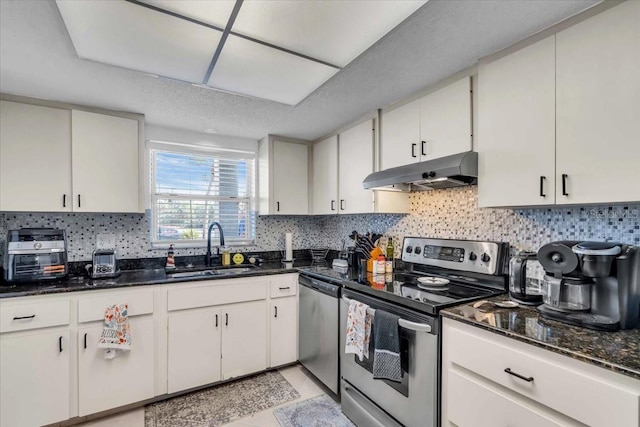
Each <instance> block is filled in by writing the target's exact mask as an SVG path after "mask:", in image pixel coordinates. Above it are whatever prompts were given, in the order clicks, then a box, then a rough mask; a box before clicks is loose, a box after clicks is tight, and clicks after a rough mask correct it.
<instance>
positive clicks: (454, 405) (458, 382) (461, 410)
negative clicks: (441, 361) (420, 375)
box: [443, 370, 577, 427]
mask: <svg viewBox="0 0 640 427" xmlns="http://www.w3.org/2000/svg"><path fill="white" fill-rule="evenodd" d="M445 393H448V394H449V396H451V397H450V398H449V399H448V407H447V414H448V418H449V419H448V420H443V421H450V422H452V423H453V424H455V425H456V426H459V427H494V426H508V425H511V424H510V423H512V422H513V421H514V420H518V424H517V425H518V426H522V427H551V426H560V425H567V424H566V423H558V422H557V421H556V420H553V419H552V417H551V416H550V415H549V414H545V413H542V412H537V411H536V410H535V408H533V407H530V406H525V404H523V403H522V402H518V401H517V400H515V399H513V397H511V396H509V395H508V394H505V393H500V392H498V391H496V390H492V389H490V388H487V387H485V386H483V385H482V384H479V383H477V382H476V381H474V380H473V379H471V378H469V377H467V376H464V375H461V374H459V373H457V372H455V371H453V370H449V386H448V388H447V390H446V391H445ZM563 418H564V417H563ZM443 425H448V424H447V423H446V422H443ZM569 425H571V423H569ZM573 425H577V423H573Z"/></svg>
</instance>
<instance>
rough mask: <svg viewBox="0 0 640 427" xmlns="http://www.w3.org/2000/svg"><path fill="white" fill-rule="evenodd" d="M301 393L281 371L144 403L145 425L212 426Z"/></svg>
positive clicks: (279, 402)
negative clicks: (145, 404) (147, 403)
mask: <svg viewBox="0 0 640 427" xmlns="http://www.w3.org/2000/svg"><path fill="white" fill-rule="evenodd" d="M299 397H300V393H298V392H297V391H296V389H295V388H293V386H291V384H289V382H287V380H286V379H285V378H284V377H283V376H282V375H281V374H280V373H278V372H276V371H272V372H266V373H264V374H260V375H257V376H255V377H251V378H246V379H242V380H238V381H234V382H232V383H228V384H223V385H220V386H217V387H211V388H207V389H205V390H199V391H195V392H193V393H189V394H186V395H184V396H178V397H175V398H173V399H169V400H165V401H163V402H158V403H153V404H151V405H148V406H146V407H145V411H144V412H145V413H144V425H145V427H205V426H206V427H213V426H219V425H222V424H226V423H229V422H231V421H234V420H237V419H240V418H242V417H245V416H247V415H251V414H254V413H257V412H260V411H263V410H265V409H269V408H272V407H274V406H277V405H281V404H283V403H286V402H289V401H291V400H294V399H297V398H299Z"/></svg>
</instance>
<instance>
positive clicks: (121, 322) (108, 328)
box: [98, 304, 131, 359]
mask: <svg viewBox="0 0 640 427" xmlns="http://www.w3.org/2000/svg"><path fill="white" fill-rule="evenodd" d="M98 348H104V349H105V350H104V358H105V359H113V358H115V357H117V356H119V352H120V351H129V350H131V327H130V326H129V306H128V305H127V304H116V305H112V306H109V307H107V308H106V309H105V310H104V328H103V329H102V335H100V341H99V342H98Z"/></svg>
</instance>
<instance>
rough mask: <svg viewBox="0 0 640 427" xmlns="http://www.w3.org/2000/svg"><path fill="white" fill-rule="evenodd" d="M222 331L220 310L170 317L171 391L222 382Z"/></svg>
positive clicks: (169, 379)
mask: <svg viewBox="0 0 640 427" xmlns="http://www.w3.org/2000/svg"><path fill="white" fill-rule="evenodd" d="M221 330H222V323H221V317H220V310H217V309H216V310H211V309H209V310H204V311H203V310H200V311H195V312H186V313H178V314H172V315H171V316H169V331H168V335H169V337H168V350H167V352H168V355H167V357H168V391H169V393H175V392H177V391H181V390H186V389H189V388H192V387H198V386H201V385H205V384H210V383H214V382H217V381H220V331H221Z"/></svg>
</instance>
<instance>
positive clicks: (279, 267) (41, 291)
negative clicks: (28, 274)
mask: <svg viewBox="0 0 640 427" xmlns="http://www.w3.org/2000/svg"><path fill="white" fill-rule="evenodd" d="M310 263H311V260H300V261H294V263H293V265H291V266H289V265H285V264H283V263H282V262H280V261H277V262H265V263H263V264H262V265H261V266H259V267H256V268H255V269H252V270H251V271H247V272H242V273H238V274H230V275H224V274H223V275H212V276H201V277H197V276H196V277H179V278H173V277H170V276H169V275H168V274H167V273H166V272H165V270H164V268H156V269H143V270H125V271H122V273H121V274H120V275H119V276H118V277H116V278H105V279H90V278H87V277H84V276H75V277H70V278H68V279H65V280H60V281H56V282H50V283H39V284H33V283H30V284H20V283H18V284H7V283H2V284H1V285H0V299H6V298H16V297H26V296H34V295H49V294H60V293H65V292H80V291H94V290H102V289H117V288H126V287H133V286H148V285H163V284H174V283H184V282H198V281H203V280H225V279H239V278H247V277H259V276H270V275H277V274H289V273H297V272H298V269H299V268H302V267H306V266H309V265H310ZM198 269H199V268H197V267H196V268H195V269H194V271H195V270H198ZM169 274H170V273H169Z"/></svg>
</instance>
